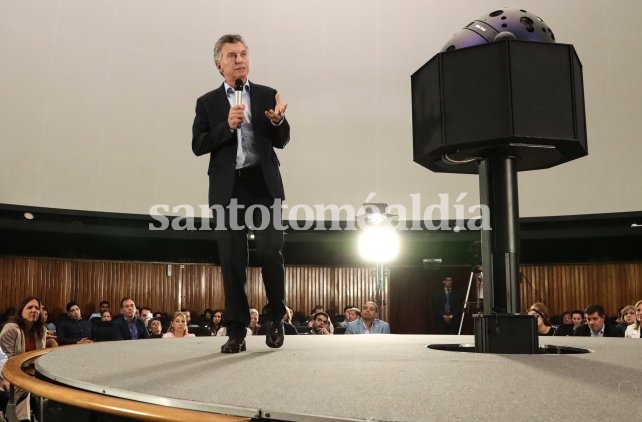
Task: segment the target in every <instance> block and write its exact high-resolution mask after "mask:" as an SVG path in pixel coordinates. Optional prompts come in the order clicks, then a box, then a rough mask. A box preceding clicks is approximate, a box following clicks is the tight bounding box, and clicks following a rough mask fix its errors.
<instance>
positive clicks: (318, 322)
mask: <svg viewBox="0 0 642 422" xmlns="http://www.w3.org/2000/svg"><path fill="white" fill-rule="evenodd" d="M310 324H311V325H310V326H309V327H310V331H308V332H307V334H314V335H329V334H332V333H331V332H330V329H329V327H330V316H329V315H328V314H326V313H325V312H323V311H319V312H317V313H316V314H314V315H312V318H311V319H310Z"/></svg>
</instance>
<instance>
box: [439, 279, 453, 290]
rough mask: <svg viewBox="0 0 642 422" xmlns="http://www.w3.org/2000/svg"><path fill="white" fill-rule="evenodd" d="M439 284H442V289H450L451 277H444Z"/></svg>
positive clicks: (451, 284)
mask: <svg viewBox="0 0 642 422" xmlns="http://www.w3.org/2000/svg"><path fill="white" fill-rule="evenodd" d="M441 282H442V283H444V287H445V288H447V289H450V288H451V287H452V286H453V279H452V277H445V278H444V279H443V280H442V281H441Z"/></svg>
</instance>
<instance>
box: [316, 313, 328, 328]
mask: <svg viewBox="0 0 642 422" xmlns="http://www.w3.org/2000/svg"><path fill="white" fill-rule="evenodd" d="M329 325H330V324H328V318H326V317H325V315H317V317H316V318H315V319H314V321H312V329H314V331H319V330H320V329H322V328H325V329H326V330H327V329H328V326H329Z"/></svg>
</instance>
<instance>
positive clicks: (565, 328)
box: [553, 311, 575, 336]
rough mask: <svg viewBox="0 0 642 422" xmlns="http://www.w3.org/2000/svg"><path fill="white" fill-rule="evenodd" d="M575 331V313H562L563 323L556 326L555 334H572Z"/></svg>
mask: <svg viewBox="0 0 642 422" xmlns="http://www.w3.org/2000/svg"><path fill="white" fill-rule="evenodd" d="M574 331H575V329H574V327H573V313H572V312H571V311H566V312H564V315H562V323H561V324H560V325H558V326H557V327H555V332H554V333H553V335H554V336H572V335H573V332H574Z"/></svg>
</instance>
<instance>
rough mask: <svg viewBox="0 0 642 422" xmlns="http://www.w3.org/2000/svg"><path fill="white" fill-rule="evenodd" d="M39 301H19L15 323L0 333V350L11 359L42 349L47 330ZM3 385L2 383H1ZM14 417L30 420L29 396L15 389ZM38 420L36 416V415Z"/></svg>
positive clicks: (9, 324)
mask: <svg viewBox="0 0 642 422" xmlns="http://www.w3.org/2000/svg"><path fill="white" fill-rule="evenodd" d="M40 305H41V304H40V299H38V298H37V297H35V296H27V297H25V298H24V299H22V300H21V301H20V305H18V309H17V310H16V319H15V322H8V323H6V324H5V325H4V327H2V332H0V348H1V349H2V351H3V352H4V353H5V354H6V355H7V357H9V358H11V357H13V356H17V355H19V354H21V353H25V352H31V351H33V350H38V349H44V348H45V346H46V341H47V328H46V327H45V325H44V322H43V321H42V319H41V318H40ZM3 385H4V383H3ZM14 399H15V402H16V403H19V404H18V405H17V406H16V415H17V417H18V420H20V421H22V420H31V416H32V414H31V413H32V412H31V411H32V409H31V395H30V393H28V392H26V391H24V390H22V389H20V388H16V389H15V394H14ZM36 417H37V418H39V416H38V415H36Z"/></svg>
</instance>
